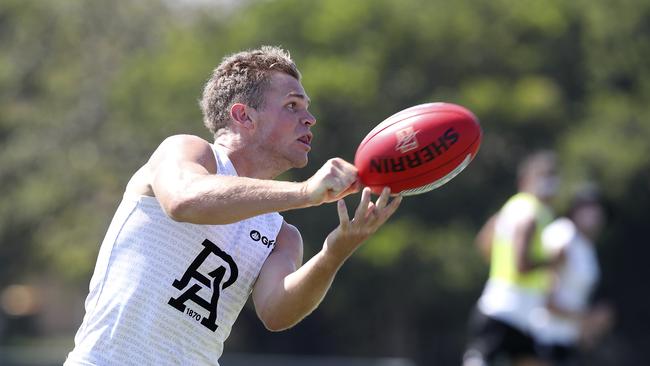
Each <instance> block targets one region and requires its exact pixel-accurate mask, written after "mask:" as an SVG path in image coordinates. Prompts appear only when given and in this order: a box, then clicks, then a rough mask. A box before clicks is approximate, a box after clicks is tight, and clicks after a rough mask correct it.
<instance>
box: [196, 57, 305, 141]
mask: <svg viewBox="0 0 650 366" xmlns="http://www.w3.org/2000/svg"><path fill="white" fill-rule="evenodd" d="M276 71H279V72H283V73H285V74H288V75H290V76H292V77H294V78H296V79H297V80H300V77H301V76H300V72H299V71H298V68H297V67H296V64H295V63H294V62H293V60H291V56H290V55H289V52H287V51H286V50H284V49H282V48H280V47H276V46H262V47H260V48H258V49H253V50H247V51H243V52H239V53H235V54H232V55H229V56H226V57H224V59H223V61H222V62H221V64H219V66H217V68H215V69H214V71H213V72H212V76H211V77H210V79H208V81H207V82H206V84H205V87H204V89H203V97H202V98H201V101H200V103H199V105H200V106H201V111H202V112H203V123H204V124H205V126H206V127H207V128H208V129H209V130H210V132H212V133H213V134H214V135H215V136H216V134H217V132H218V131H219V130H220V129H222V128H224V127H226V126H227V125H228V121H229V120H230V107H231V106H232V105H233V104H234V103H243V104H246V105H248V106H250V107H253V108H256V109H257V108H263V107H264V105H263V104H264V93H265V92H266V90H267V88H268V87H269V85H270V80H271V75H272V74H273V72H276Z"/></svg>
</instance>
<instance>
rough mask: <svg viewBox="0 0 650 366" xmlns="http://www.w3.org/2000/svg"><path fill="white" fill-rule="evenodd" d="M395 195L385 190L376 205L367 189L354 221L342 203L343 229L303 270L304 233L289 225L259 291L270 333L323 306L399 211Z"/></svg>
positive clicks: (264, 269)
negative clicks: (340, 275) (351, 263)
mask: <svg viewBox="0 0 650 366" xmlns="http://www.w3.org/2000/svg"><path fill="white" fill-rule="evenodd" d="M389 196H390V191H389V190H388V189H385V190H384V192H382V194H381V196H380V197H379V199H378V200H377V202H376V203H373V202H371V200H370V189H368V188H366V189H364V190H363V193H362V195H361V202H360V203H359V207H358V208H357V210H356V212H355V216H354V218H353V219H352V220H350V219H349V217H348V212H347V208H346V206H345V201H343V200H339V201H338V203H337V208H338V214H339V220H340V224H339V226H338V227H337V228H336V229H335V230H334V231H332V232H331V233H330V234H329V235H328V236H327V238H326V239H325V243H324V245H323V248H322V250H321V251H320V252H319V253H318V254H316V255H315V256H314V257H312V258H311V259H310V260H309V261H308V262H307V263H305V265H303V266H302V267H300V262H301V259H302V239H301V238H300V234H299V233H298V231H297V230H296V229H295V228H293V227H292V226H289V225H287V224H285V225H284V226H283V228H282V232H281V234H280V235H279V237H278V240H277V241H276V243H277V244H276V248H275V250H274V252H273V253H271V255H270V256H269V258H268V259H267V261H266V263H265V264H264V266H263V267H262V271H261V273H260V276H259V278H258V281H257V283H256V284H255V289H254V291H253V302H254V304H255V309H256V310H257V314H258V316H259V318H260V319H261V320H262V322H263V323H264V325H265V326H266V327H267V328H268V329H270V330H273V331H279V330H283V329H287V328H290V327H292V326H293V325H295V324H296V323H298V322H299V321H300V320H302V319H303V318H304V317H305V316H307V315H309V314H310V313H311V312H312V311H313V310H314V309H315V308H316V307H317V306H318V304H320V302H321V301H322V299H323V298H324V297H325V294H326V293H327V291H328V290H329V288H330V286H331V284H332V281H333V280H334V277H335V275H336V273H337V271H338V270H339V268H340V267H341V265H342V264H343V263H344V262H345V260H346V259H347V258H348V257H349V256H350V255H351V254H352V253H353V252H354V251H355V250H356V249H357V248H358V247H359V246H360V245H361V243H362V242H363V241H364V240H366V239H367V238H368V237H369V236H370V235H372V234H373V233H374V232H375V231H376V230H377V229H378V228H379V227H380V226H381V225H383V224H384V222H386V220H387V219H388V218H389V217H390V216H391V215H392V214H393V213H394V212H395V210H397V207H398V206H399V204H400V202H401V197H396V198H395V199H393V200H392V202H390V203H389V202H388V201H389ZM285 240H286V241H285Z"/></svg>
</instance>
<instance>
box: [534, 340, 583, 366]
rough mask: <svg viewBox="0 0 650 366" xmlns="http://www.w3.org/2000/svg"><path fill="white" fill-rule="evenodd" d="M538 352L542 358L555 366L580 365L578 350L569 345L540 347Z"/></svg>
mask: <svg viewBox="0 0 650 366" xmlns="http://www.w3.org/2000/svg"><path fill="white" fill-rule="evenodd" d="M537 350H538V352H539V354H540V357H541V358H542V359H543V360H545V361H547V362H549V363H550V364H551V365H554V366H574V365H578V362H579V360H578V348H577V347H576V346H567V345H560V344H554V345H539V346H538V347H537Z"/></svg>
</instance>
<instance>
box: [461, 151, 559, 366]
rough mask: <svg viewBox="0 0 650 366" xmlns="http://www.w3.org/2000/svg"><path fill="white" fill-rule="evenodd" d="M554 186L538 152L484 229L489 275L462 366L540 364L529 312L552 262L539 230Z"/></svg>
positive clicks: (546, 157)
mask: <svg viewBox="0 0 650 366" xmlns="http://www.w3.org/2000/svg"><path fill="white" fill-rule="evenodd" d="M557 186H558V178H557V172H556V160H555V155H554V154H553V153H551V152H547V151H542V152H538V153H535V154H533V155H531V156H529V157H528V158H526V159H525V160H524V161H523V162H522V163H521V165H520V166H519V169H518V190H519V192H518V193H517V194H516V195H514V196H513V197H512V198H510V199H509V200H508V201H507V202H506V204H505V205H504V206H503V207H502V208H501V210H500V211H499V212H498V213H497V214H496V215H495V216H493V217H492V218H491V219H490V220H488V222H487V223H486V224H485V225H484V227H483V228H482V229H481V231H480V232H479V234H478V236H477V244H478V246H479V248H480V249H481V251H482V252H483V254H484V255H485V256H486V258H489V260H490V277H489V279H488V281H487V284H486V286H485V289H484V291H483V294H482V295H481V298H480V299H479V301H478V306H477V310H476V312H475V314H474V316H473V319H472V321H471V325H470V326H471V328H472V329H471V333H472V334H471V339H470V343H469V345H468V348H467V350H466V352H465V354H464V357H463V359H464V365H465V366H480V365H490V364H493V363H494V362H495V360H498V359H507V360H509V361H510V362H511V363H512V364H514V365H541V364H543V363H541V361H539V358H538V355H537V353H536V350H535V347H534V346H535V343H534V341H533V339H532V337H531V335H530V322H531V319H530V316H531V314H532V311H533V310H534V309H535V308H536V307H537V306H538V305H539V304H542V303H543V302H544V298H545V294H546V292H547V290H548V288H549V286H550V272H549V266H550V265H551V264H552V261H553V258H550V257H549V256H547V255H546V254H545V252H544V250H543V248H542V244H541V233H542V229H543V228H544V227H545V226H546V225H548V224H549V223H550V222H551V220H552V213H551V211H550V209H549V207H548V204H549V202H550V200H551V199H552V198H553V197H554V195H555V192H556V190H557Z"/></svg>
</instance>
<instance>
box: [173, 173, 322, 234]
mask: <svg viewBox="0 0 650 366" xmlns="http://www.w3.org/2000/svg"><path fill="white" fill-rule="evenodd" d="M169 202H170V207H169V208H168V209H167V210H166V211H167V212H168V214H169V215H170V216H171V217H172V218H173V219H175V220H177V221H183V222H190V223H194V224H211V225H216V224H228V223H233V222H237V221H240V220H243V219H246V218H249V217H253V216H256V215H260V214H264V213H269V212H279V211H286V210H289V209H295V208H302V207H308V206H310V203H309V197H308V195H307V194H306V193H305V190H304V185H303V184H301V183H295V182H284V181H274V180H261V179H252V178H245V177H231V176H215V175H208V176H200V177H197V178H195V179H193V180H191V181H189V182H188V183H187V184H186V185H185V187H183V188H181V189H179V191H177V192H175V194H174V199H173V200H169Z"/></svg>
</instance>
